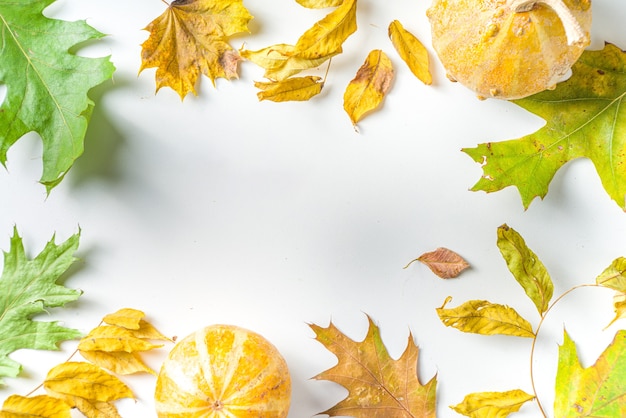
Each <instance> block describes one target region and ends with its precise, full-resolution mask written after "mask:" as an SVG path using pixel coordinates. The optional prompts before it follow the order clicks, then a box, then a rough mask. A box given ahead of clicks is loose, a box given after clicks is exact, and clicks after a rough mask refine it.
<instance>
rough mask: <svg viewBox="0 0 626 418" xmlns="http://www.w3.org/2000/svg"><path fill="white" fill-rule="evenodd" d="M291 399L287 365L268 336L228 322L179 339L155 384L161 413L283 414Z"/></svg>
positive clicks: (197, 416)
mask: <svg viewBox="0 0 626 418" xmlns="http://www.w3.org/2000/svg"><path fill="white" fill-rule="evenodd" d="M290 399H291V379H290V376H289V370H288V368H287V364H286V362H285V360H284V359H283V357H282V356H281V354H280V353H279V352H278V350H277V349H276V347H274V346H273V345H272V344H271V343H270V342H269V341H267V340H266V339H265V338H264V337H262V336H261V335H259V334H257V333H254V332H252V331H249V330H246V329H243V328H240V327H236V326H232V325H212V326H208V327H206V328H203V329H200V330H198V331H196V332H195V333H193V334H191V335H189V336H187V337H185V338H184V339H182V340H181V341H179V342H178V343H177V344H176V345H175V346H174V348H173V349H172V351H171V352H170V354H169V356H168V358H167V359H166V360H165V361H164V362H163V365H162V366H161V370H160V372H159V376H158V378H157V383H156V391H155V405H156V410H157V415H158V417H159V418H173V417H177V418H183V417H184V418H201V417H202V418H209V417H215V418H217V417H229V418H284V417H286V416H287V412H288V410H289V404H290Z"/></svg>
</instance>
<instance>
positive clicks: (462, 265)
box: [407, 247, 469, 279]
mask: <svg viewBox="0 0 626 418" xmlns="http://www.w3.org/2000/svg"><path fill="white" fill-rule="evenodd" d="M413 261H419V262H421V263H424V264H426V265H427V266H428V268H429V269H431V270H432V272H433V273H435V274H436V275H437V276H438V277H441V278H442V279H451V278H454V277H457V276H458V275H459V274H461V272H462V271H463V270H465V269H466V268H468V267H469V264H468V263H467V261H465V260H464V259H463V257H461V256H460V255H458V254H457V253H455V252H454V251H452V250H449V249H447V248H443V247H439V248H437V249H436V250H435V251H430V252H427V253H424V254H422V255H420V256H419V257H417V258H416V259H415V260H413ZM413 261H411V262H410V263H409V264H407V267H408V266H409V265H410V264H411V263H413Z"/></svg>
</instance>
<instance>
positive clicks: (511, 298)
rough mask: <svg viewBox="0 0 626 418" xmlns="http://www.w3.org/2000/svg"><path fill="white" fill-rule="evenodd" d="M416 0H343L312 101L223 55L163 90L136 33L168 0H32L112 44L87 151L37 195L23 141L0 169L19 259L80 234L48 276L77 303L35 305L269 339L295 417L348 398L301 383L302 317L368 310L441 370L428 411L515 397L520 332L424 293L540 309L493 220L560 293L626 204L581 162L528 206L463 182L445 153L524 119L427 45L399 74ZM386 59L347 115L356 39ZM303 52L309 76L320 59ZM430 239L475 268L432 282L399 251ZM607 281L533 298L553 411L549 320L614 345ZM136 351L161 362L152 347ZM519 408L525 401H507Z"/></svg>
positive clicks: (354, 331) (613, 241) (524, 345)
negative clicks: (261, 85)
mask: <svg viewBox="0 0 626 418" xmlns="http://www.w3.org/2000/svg"><path fill="white" fill-rule="evenodd" d="M244 4H245V6H246V7H247V8H248V9H249V11H250V12H251V13H252V15H254V17H255V18H254V20H253V21H252V22H251V23H250V30H251V34H248V35H245V36H240V37H237V38H236V39H234V40H233V42H232V45H233V46H234V47H237V48H238V47H239V46H240V45H241V44H243V43H244V42H245V43H246V46H247V47H248V48H250V49H258V48H261V47H264V46H268V45H271V44H274V43H279V42H285V43H294V42H295V41H296V40H297V38H298V37H299V36H300V34H302V33H303V32H304V31H305V30H306V29H308V28H309V27H310V26H311V25H312V24H313V23H314V22H315V21H317V20H319V19H320V18H321V17H323V16H324V15H325V14H326V13H328V10H322V11H312V10H307V9H304V8H302V7H300V6H298V5H297V4H296V3H295V1H292V0H265V1H256V0H249V1H248V0H247V1H245V3H244ZM429 4H430V2H429V1H427V0H417V1H408V0H394V1H385V2H381V1H376V0H359V6H358V26H359V29H358V31H357V32H356V33H355V34H354V35H352V36H351V37H350V38H349V39H348V41H347V42H346V43H345V45H344V53H343V54H342V55H340V56H338V57H336V58H333V62H332V66H331V68H330V72H329V74H328V78H327V82H326V87H325V89H324V91H323V93H322V94H321V96H318V97H317V98H315V99H314V100H311V101H310V102H308V103H282V104H277V103H271V102H258V101H257V98H256V90H255V88H254V87H253V85H252V84H253V81H254V80H261V78H262V70H261V69H260V68H257V67H256V66H255V65H254V64H252V63H250V62H244V63H243V64H242V65H241V71H240V79H239V80H235V81H231V82H227V81H225V80H219V81H218V82H217V84H216V87H215V88H214V87H213V86H212V85H211V83H210V82H209V81H208V79H206V78H203V79H202V81H201V83H200V86H199V95H198V96H197V97H193V96H188V97H187V98H186V99H185V100H184V101H183V102H181V100H180V99H179V97H178V95H177V94H176V93H174V92H173V91H171V90H169V89H162V90H161V91H160V92H159V93H158V94H157V95H155V94H154V86H155V85H154V70H153V69H152V70H146V71H144V72H143V73H142V74H141V75H139V76H138V75H137V73H138V69H139V66H140V44H141V43H142V42H143V41H144V40H145V39H146V37H147V32H145V31H143V30H142V28H143V27H145V26H146V25H147V24H148V23H149V22H150V21H151V20H152V19H154V18H156V17H157V16H158V15H159V14H161V13H162V12H163V11H164V9H165V5H164V4H163V3H162V2H160V1H158V0H150V1H148V0H134V1H132V2H127V1H119V0H114V1H111V2H102V1H96V0H80V1H78V0H59V1H57V2H56V3H55V4H54V5H53V6H52V7H51V8H49V10H48V11H47V14H48V15H49V16H54V17H57V18H62V19H68V20H77V19H86V20H87V21H88V23H89V24H91V25H92V26H94V27H95V28H96V29H98V30H100V31H102V32H104V33H107V34H108V35H109V36H108V37H106V38H105V39H103V40H102V41H99V42H97V43H92V44H90V45H89V46H87V47H85V48H83V49H81V51H80V53H81V54H85V55H90V56H102V55H109V54H110V55H111V56H112V61H113V62H114V63H115V65H116V67H117V71H116V73H115V75H114V78H113V80H112V81H109V82H106V83H104V84H103V85H102V86H100V87H98V88H96V89H95V90H94V91H92V93H91V97H92V98H94V99H95V101H96V104H97V105H96V109H95V112H94V115H93V119H92V123H91V125H90V128H89V131H88V134H87V137H86V150H85V154H84V155H83V156H82V157H81V158H80V159H79V160H78V162H77V163H76V164H75V166H74V168H73V169H72V170H71V171H70V173H69V174H68V175H67V177H66V179H65V180H64V181H63V182H62V183H61V185H60V186H59V187H57V188H56V189H54V190H53V191H52V193H51V195H50V196H49V197H47V198H46V194H45V190H44V187H43V186H41V185H39V184H38V183H37V180H38V179H39V176H40V174H41V146H40V144H39V139H38V137H37V136H36V135H29V136H26V137H24V138H23V139H21V140H20V141H19V142H18V143H17V144H16V145H15V146H14V147H13V148H12V149H11V151H10V152H9V155H8V158H9V162H8V166H7V170H2V171H0V196H2V202H3V203H2V206H1V209H0V248H2V249H3V250H5V251H8V249H9V237H10V236H11V234H12V228H13V226H14V225H15V226H17V228H18V230H19V232H20V234H21V235H22V236H23V238H24V242H25V246H26V249H27V252H28V253H29V254H30V256H35V255H36V254H37V253H38V252H39V251H41V249H42V248H43V246H44V244H45V242H46V241H47V240H49V239H50V238H51V237H52V235H53V234H54V233H56V236H57V242H62V241H63V240H65V239H67V238H68V237H69V236H70V235H72V234H73V233H75V232H77V230H78V228H79V227H80V228H81V230H82V235H81V243H80V249H79V251H78V253H77V255H78V256H79V257H80V259H81V260H80V261H79V262H78V263H77V264H76V266H75V268H72V274H71V275H69V278H68V280H67V281H66V285H67V286H68V287H72V288H80V289H82V290H84V295H83V296H82V297H81V298H80V299H79V301H78V302H77V303H74V304H72V305H71V306H68V307H66V308H64V309H55V310H52V311H51V312H50V314H49V315H44V316H39V317H37V319H38V320H52V319H58V320H62V321H64V323H65V325H66V326H69V327H72V328H78V329H80V330H82V331H84V332H88V331H89V330H90V329H92V328H93V327H95V326H96V325H97V324H98V322H99V321H100V318H101V317H102V316H104V315H105V314H107V313H109V312H113V311H115V310H117V309H119V308H122V307H133V308H137V309H142V310H144V311H145V312H146V313H147V316H148V318H147V319H148V320H149V321H151V322H152V323H153V324H154V325H156V326H157V328H159V329H160V330H161V331H162V332H163V333H165V334H167V335H170V336H175V335H176V336H179V337H183V336H185V335H187V334H188V333H190V332H192V331H194V330H195V329H197V328H200V327H203V326H205V325H208V324H213V323H230V324H236V325H240V326H243V327H247V328H249V329H252V330H255V331H257V332H259V333H261V334H262V335H264V336H265V337H267V338H268V339H269V340H270V341H272V342H273V343H274V344H275V345H276V346H277V347H278V348H279V350H280V351H281V352H282V354H283V355H284V357H285V359H286V360H287V362H288V364H289V367H290V370H291V373H292V379H293V398H292V408H291V411H290V415H289V417H298V418H300V417H309V416H313V415H315V414H317V413H319V412H320V411H323V410H325V409H327V408H330V407H331V406H333V405H334V404H335V403H336V402H338V401H339V400H341V399H342V398H343V397H344V396H345V393H346V392H345V391H344V390H343V389H342V388H340V387H339V386H338V385H336V384H334V383H331V382H325V381H316V380H311V377H313V376H314V375H316V374H318V373H320V372H322V371H323V370H326V369H328V368H329V367H331V366H332V365H333V364H334V362H335V359H334V357H333V355H331V354H330V352H328V351H327V350H326V349H325V348H324V347H323V346H322V345H321V344H319V343H318V342H316V341H315V340H314V338H313V332H312V331H311V330H310V329H309V327H308V325H307V324H308V323H315V324H318V325H322V326H326V325H327V324H328V322H329V321H330V320H331V319H332V321H333V322H334V323H335V324H336V325H337V326H338V327H339V328H340V329H341V330H342V331H344V333H346V334H347V335H348V336H350V337H352V338H354V339H358V340H360V339H361V338H363V336H364V334H365V331H366V327H367V321H366V317H365V314H369V315H370V316H371V317H372V318H373V319H374V321H375V322H376V323H377V324H378V325H379V326H380V328H381V332H382V335H383V339H384V342H385V344H386V346H387V347H388V349H389V351H390V353H391V354H392V355H393V356H394V357H397V356H399V355H400V353H401V352H402V351H403V350H404V348H405V346H406V342H407V337H408V333H409V330H410V331H411V333H412V334H413V336H414V338H415V341H416V342H417V344H418V345H419V346H420V350H421V351H420V362H419V366H420V378H421V379H422V381H423V382H426V381H428V380H429V379H430V378H431V377H432V376H433V375H435V374H437V378H438V381H439V383H438V415H439V416H441V417H448V416H449V417H453V416H458V415H456V414H455V413H454V412H453V411H452V410H450V409H449V408H448V406H449V405H453V404H456V403H459V402H461V400H462V399H463V397H464V396H465V395H466V394H467V393H470V392H477V391H491V390H497V391H499V390H509V389H513V388H521V389H523V390H525V391H527V392H531V391H532V388H531V386H530V379H529V373H528V366H529V350H530V340H525V339H517V338H510V337H509V338H507V337H498V336H495V337H485V336H476V335H470V334H463V333H461V332H459V331H456V330H454V329H450V328H446V327H444V326H443V325H442V324H441V323H440V321H439V320H438V318H437V316H436V312H435V308H436V307H439V306H441V304H442V303H443V301H444V299H445V298H446V297H447V296H449V295H450V296H453V297H454V300H453V302H452V304H451V305H450V306H456V305H458V304H460V303H461V302H464V301H466V300H469V299H488V300H490V301H493V302H498V303H504V304H509V305H511V306H513V307H514V308H515V309H517V310H518V311H519V312H520V313H521V314H522V315H524V316H525V317H526V318H528V319H529V320H531V322H532V323H533V325H534V326H536V324H537V322H538V317H537V313H536V310H535V308H534V306H533V305H532V303H531V302H530V300H528V299H527V298H526V296H525V295H524V293H523V290H522V289H521V288H520V287H519V285H518V284H517V283H516V282H515V280H514V279H513V277H512V276H511V275H510V273H509V272H508V270H507V268H506V265H505V263H504V261H503V259H502V257H501V256H500V254H499V251H498V249H497V247H496V229H497V227H498V226H499V225H501V224H503V223H507V224H508V225H510V226H511V227H513V228H515V229H516V230H517V231H518V232H520V234H521V235H522V236H523V237H524V238H525V239H526V242H527V244H528V245H529V246H530V247H531V248H532V249H533V250H534V252H535V253H536V254H538V256H539V257H540V258H541V260H542V261H543V262H544V264H545V265H546V266H547V268H548V270H549V272H550V274H551V275H552V278H553V280H554V282H555V287H556V289H555V294H556V295H558V294H560V293H562V292H563V291H565V290H567V289H569V288H570V287H572V286H573V285H576V284H580V283H592V282H593V281H594V280H595V277H596V275H598V274H599V273H600V272H601V271H602V270H603V269H604V268H605V267H607V266H608V265H609V264H610V263H611V261H612V260H613V259H614V258H616V257H618V256H626V245H625V244H626V234H625V232H626V214H624V213H623V212H622V211H621V209H620V208H619V207H618V206H617V205H616V204H615V203H614V202H612V201H611V200H610V199H609V197H608V195H607V194H606V193H605V192H604V190H603V189H602V186H601V184H600V181H599V179H598V176H597V174H596V172H595V170H594V168H593V166H592V164H591V163H590V162H589V161H587V160H577V161H574V162H572V163H569V164H567V165H566V166H565V167H564V168H562V169H561V170H560V171H559V172H558V173H557V175H556V177H555V178H554V180H553V181H552V184H551V187H550V192H549V194H548V196H547V198H546V199H545V200H543V201H541V200H535V201H534V202H533V203H532V204H531V206H530V208H529V209H528V210H527V211H524V210H523V207H522V204H521V200H520V198H519V196H518V194H517V191H516V190H515V189H513V188H509V189H506V190H504V191H501V192H498V193H495V194H490V195H487V194H485V193H482V192H477V193H475V192H470V191H468V189H469V188H470V187H471V186H472V185H473V184H474V183H475V182H476V181H477V180H478V179H479V177H480V175H481V168H480V166H479V165H478V164H476V163H474V162H473V161H472V160H471V158H469V157H468V156H467V155H465V154H464V153H462V152H461V151H460V149H461V148H463V147H473V146H475V145H476V144H478V143H482V142H486V141H501V140H505V139H511V138H516V137H519V136H522V135H525V134H528V133H531V132H533V131H535V130H537V129H538V128H539V127H540V126H541V125H542V123H543V122H542V121H541V120H539V119H538V118H536V117H534V116H533V115H531V114H529V113H526V112H525V111H523V110H522V109H520V108H517V107H516V106H515V105H513V104H511V103H507V102H502V101H495V100H488V101H478V100H477V99H476V98H475V97H474V95H473V94H472V93H471V92H469V91H468V90H466V89H465V88H464V87H462V86H461V85H458V84H452V83H450V82H448V81H447V79H446V78H445V72H444V70H443V69H442V68H441V66H440V65H439V63H438V61H437V59H436V57H435V56H434V54H432V55H431V59H432V60H433V63H432V72H433V76H434V84H433V85H432V86H425V85H423V84H422V83H421V82H419V81H418V80H417V79H415V78H414V76H413V75H412V74H411V73H410V72H409V70H408V68H407V67H406V66H405V64H404V63H403V62H402V61H401V60H400V59H399V57H398V56H397V54H396V52H395V50H394V49H393V47H392V45H391V43H390V41H389V39H388V38H387V26H388V24H389V23H390V22H391V21H392V20H394V19H398V20H400V21H401V22H402V23H403V25H404V26H405V27H406V28H407V29H408V30H410V31H411V32H413V33H414V34H415V35H416V36H418V37H419V38H420V39H421V40H422V42H424V44H425V45H427V46H428V47H429V49H430V50H431V53H432V48H430V31H429V25H428V21H427V19H426V17H425V10H426V8H427V7H428V6H429ZM593 13H594V24H593V34H592V36H593V44H592V48H594V49H598V48H601V47H602V45H603V43H604V41H610V42H613V43H615V44H617V45H618V46H620V47H626V32H624V30H623V22H625V21H626V4H625V3H623V2H621V1H617V0H596V1H595V2H594V4H593ZM374 48H377V49H383V50H384V51H385V52H386V53H387V54H388V56H389V57H390V58H391V60H392V62H393V64H394V67H395V70H396V78H395V81H394V83H393V85H392V89H391V91H390V92H389V94H388V96H387V98H386V100H385V102H384V105H383V107H382V109H381V110H379V111H377V112H375V113H372V114H370V115H369V116H367V117H366V118H365V119H364V120H363V121H362V122H361V123H359V132H358V133H357V132H355V130H354V129H353V127H352V126H351V123H350V121H349V118H348V116H347V115H346V114H345V113H344V111H343V109H342V103H343V102H342V96H343V91H344V89H345V86H346V85H347V83H348V82H349V81H350V80H351V79H352V78H353V77H354V74H355V73H356V71H357V69H358V68H359V66H360V65H361V64H362V62H363V60H364V59H365V57H366V55H367V53H368V52H369V51H370V50H371V49H374ZM324 70H325V67H324V68H323V69H320V75H323V71H324ZM440 246H444V247H448V248H450V249H453V250H454V251H456V252H458V253H459V254H461V255H462V256H463V257H465V258H466V259H467V260H468V261H469V263H470V264H471V265H472V268H471V270H469V271H467V272H466V273H464V274H463V275H462V276H461V278H459V279H458V280H450V281H443V280H441V279H438V278H436V277H435V276H434V275H433V274H432V273H431V272H430V271H429V270H428V269H427V268H426V267H425V266H423V265H420V264H417V263H415V264H413V265H412V266H411V267H410V268H408V269H403V266H404V265H405V264H406V263H408V262H409V261H410V260H412V259H413V258H415V257H417V256H418V255H420V254H422V253H423V252H426V251H430V250H434V249H435V248H437V247H440ZM611 298H612V294H611V292H609V291H603V290H598V289H587V290H579V291H577V292H576V293H574V294H572V295H571V296H570V297H568V298H567V299H565V301H564V302H563V303H562V305H560V308H559V309H557V310H555V311H554V312H553V313H551V316H550V317H549V320H548V321H547V323H546V326H545V332H544V333H542V335H541V337H540V342H539V344H538V351H537V355H536V360H537V366H536V367H537V373H538V376H537V386H538V390H539V392H540V396H541V399H542V403H543V404H544V406H545V407H546V408H547V409H548V410H551V405H552V399H553V384H554V383H553V382H554V373H555V367H556V349H557V347H558V346H557V343H560V342H561V339H562V332H563V325H564V324H565V325H566V326H567V329H568V331H569V332H570V334H571V336H572V338H573V339H574V340H575V341H576V342H577V343H578V346H579V348H580V350H581V351H582V356H583V360H584V361H585V362H586V363H585V365H589V364H590V362H592V361H593V360H594V359H595V358H596V357H597V356H598V355H599V354H600V352H601V351H602V350H603V349H604V347H606V345H607V344H608V343H609V342H610V341H611V340H612V338H613V335H614V333H615V331H616V329H617V328H618V327H620V326H623V325H624V324H623V322H622V323H618V324H617V325H616V326H613V327H611V328H609V329H607V330H605V331H603V330H602V328H603V327H604V325H606V323H608V321H609V320H610V319H611V318H612V317H613V311H612V299H611ZM75 345H76V344H75V342H67V343H64V344H62V346H61V349H62V350H61V351H60V352H51V353H48V352H35V351H32V350H21V351H19V352H17V353H15V354H14V355H13V356H12V358H14V359H16V360H17V361H20V362H21V363H23V365H24V372H23V374H22V376H21V377H20V378H19V379H7V383H8V387H3V388H2V389H0V398H2V399H4V398H6V397H7V396H8V395H10V394H11V393H20V394H25V393H27V392H29V391H30V390H31V389H33V388H35V387H36V386H37V385H38V384H39V383H41V382H42V380H43V378H44V376H45V373H46V372H47V370H48V369H50V368H51V367H53V366H54V365H56V364H58V363H60V362H62V361H64V360H65V359H66V358H67V357H68V355H69V354H70V353H71V352H72V351H73V350H74V348H75ZM169 348H171V346H166V349H165V350H161V351H159V352H155V353H152V354H150V355H149V356H148V357H147V360H148V362H149V363H150V364H151V365H152V366H153V367H155V368H157V367H158V366H159V364H160V362H161V361H162V360H163V358H164V357H165V355H166V353H167V350H168V349H169ZM125 381H126V382H127V383H128V384H129V385H130V386H131V388H132V389H133V390H134V392H135V393H136V395H137V398H138V399H137V401H136V402H134V401H121V402H118V403H117V405H118V406H119V410H120V412H121V414H122V416H124V417H154V416H156V414H155V413H154V410H153V402H152V392H153V389H154V383H155V379H154V378H153V377H151V376H143V377H142V376H134V377H130V378H125ZM517 416H520V417H524V416H525V417H531V416H533V417H536V416H538V410H537V407H536V405H535V404H533V403H529V404H528V405H526V406H524V407H523V408H522V411H521V412H520V413H519V414H518V415H517Z"/></svg>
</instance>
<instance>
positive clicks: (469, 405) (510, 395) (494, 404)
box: [451, 389, 535, 418]
mask: <svg viewBox="0 0 626 418" xmlns="http://www.w3.org/2000/svg"><path fill="white" fill-rule="evenodd" d="M533 399H535V397H534V396H533V395H529V394H528V393H526V392H524V391H523V390H520V389H515V390H510V391H507V392H481V393H471V394H469V395H467V396H466V397H465V399H463V402H461V403H460V404H458V405H455V406H452V407H451V408H452V409H453V410H454V411H456V412H457V413H459V414H461V415H465V416H466V417H472V418H505V417H507V416H509V414H511V413H513V412H517V411H519V409H520V408H521V407H522V405H523V404H525V403H526V402H528V401H532V400H533Z"/></svg>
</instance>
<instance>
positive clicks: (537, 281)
mask: <svg viewBox="0 0 626 418" xmlns="http://www.w3.org/2000/svg"><path fill="white" fill-rule="evenodd" d="M497 244H498V248H499V249H500V253H501V254H502V257H504V260H505V261H506V265H507V267H508V268H509V271H510V272H511V273H512V274H513V277H515V280H517V282H518V283H519V284H520V285H521V286H522V288H524V291H525V292H526V295H528V297H529V298H530V299H531V300H532V301H533V303H534V304H535V306H536V307H537V310H538V311H539V314H541V315H543V313H544V312H545V311H546V310H548V307H549V305H550V300H551V299H552V295H553V293H554V285H553V284H552V279H550V275H549V274H548V270H547V269H546V267H545V266H544V265H543V263H542V262H541V260H539V257H537V255H536V254H535V253H534V252H533V251H532V250H531V249H530V248H528V246H527V245H526V242H525V241H524V239H523V238H522V236H521V235H520V234H519V233H517V231H515V230H514V229H513V228H510V227H509V226H508V225H506V224H505V225H502V226H500V227H499V228H498V241H497Z"/></svg>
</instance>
